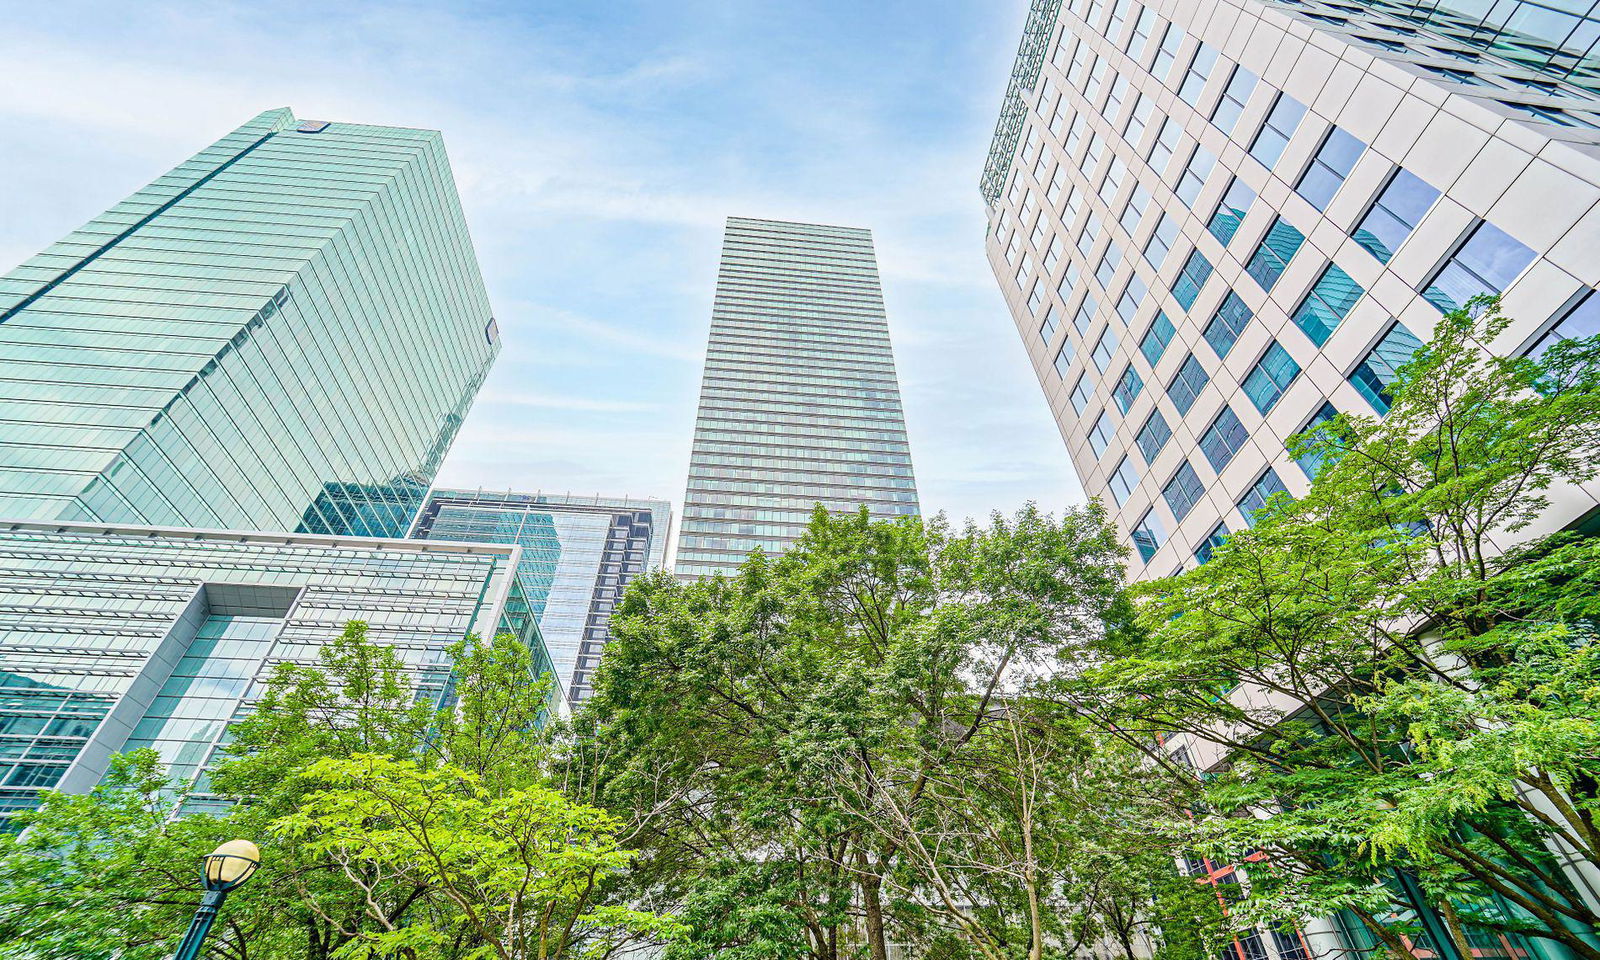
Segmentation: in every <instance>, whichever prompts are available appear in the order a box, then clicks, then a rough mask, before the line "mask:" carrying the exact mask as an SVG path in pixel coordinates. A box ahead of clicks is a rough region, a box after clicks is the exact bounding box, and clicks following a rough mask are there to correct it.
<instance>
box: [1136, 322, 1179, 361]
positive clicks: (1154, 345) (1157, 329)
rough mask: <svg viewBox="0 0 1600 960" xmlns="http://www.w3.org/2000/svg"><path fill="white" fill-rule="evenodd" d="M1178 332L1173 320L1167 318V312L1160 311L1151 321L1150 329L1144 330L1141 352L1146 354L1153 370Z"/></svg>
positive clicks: (1140, 342) (1140, 343)
mask: <svg viewBox="0 0 1600 960" xmlns="http://www.w3.org/2000/svg"><path fill="white" fill-rule="evenodd" d="M1176 333H1177V331H1176V330H1174V329H1173V326H1172V321H1171V320H1168V319H1167V315H1166V314H1165V313H1159V312H1158V313H1157V314H1156V316H1155V319H1154V320H1151V321H1150V329H1148V330H1146V331H1145V332H1144V337H1143V338H1142V339H1141V340H1140V341H1139V352H1140V353H1142V354H1144V359H1145V361H1146V362H1147V363H1149V364H1150V368H1151V369H1152V370H1153V369H1155V366H1156V362H1157V361H1159V360H1160V359H1161V355H1162V354H1163V353H1166V352H1167V344H1169V343H1171V342H1172V338H1173V336H1174V335H1175V334H1176Z"/></svg>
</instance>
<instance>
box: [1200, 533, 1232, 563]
mask: <svg viewBox="0 0 1600 960" xmlns="http://www.w3.org/2000/svg"><path fill="white" fill-rule="evenodd" d="M1227 540H1228V525H1227V524H1225V523H1219V524H1217V525H1216V527H1215V528H1214V529H1213V530H1212V531H1211V533H1210V534H1209V535H1208V536H1207V537H1206V538H1205V539H1204V540H1202V541H1200V545H1199V546H1198V547H1195V548H1194V558H1195V560H1196V561H1197V562H1199V563H1208V562H1210V560H1211V556H1212V554H1214V553H1216V552H1217V548H1218V547H1220V546H1222V545H1223V544H1224V543H1226V542H1227Z"/></svg>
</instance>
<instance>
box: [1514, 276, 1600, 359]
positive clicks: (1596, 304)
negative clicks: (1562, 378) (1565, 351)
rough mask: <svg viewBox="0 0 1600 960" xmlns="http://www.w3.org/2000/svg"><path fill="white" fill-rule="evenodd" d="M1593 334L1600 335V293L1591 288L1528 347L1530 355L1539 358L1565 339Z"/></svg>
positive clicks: (1583, 337)
mask: <svg viewBox="0 0 1600 960" xmlns="http://www.w3.org/2000/svg"><path fill="white" fill-rule="evenodd" d="M1593 336H1600V294H1597V293H1595V292H1594V291H1592V290H1591V291H1589V293H1587V294H1585V295H1584V298H1583V299H1582V300H1580V301H1579V302H1578V303H1577V305H1576V306H1574V307H1573V308H1572V309H1571V310H1568V311H1567V312H1566V314H1565V315H1564V316H1562V318H1561V319H1560V320H1558V321H1556V325H1555V326H1553V327H1551V328H1550V331H1549V332H1548V333H1546V334H1545V335H1544V336H1542V337H1540V338H1539V340H1538V342H1536V343H1534V345H1533V346H1532V347H1530V348H1529V349H1528V356H1530V357H1532V358H1533V359H1535V360H1537V359H1539V358H1540V357H1542V356H1544V353H1545V351H1546V350H1549V349H1550V348H1551V347H1553V346H1555V345H1556V344H1558V343H1560V342H1561V341H1563V340H1585V339H1588V338H1589V337H1593Z"/></svg>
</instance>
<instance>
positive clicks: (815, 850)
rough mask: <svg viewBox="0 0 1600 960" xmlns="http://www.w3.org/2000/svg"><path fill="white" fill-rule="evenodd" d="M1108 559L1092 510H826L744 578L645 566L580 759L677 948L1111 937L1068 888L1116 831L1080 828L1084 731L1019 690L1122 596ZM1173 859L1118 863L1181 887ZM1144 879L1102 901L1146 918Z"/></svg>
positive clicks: (578, 728) (695, 951)
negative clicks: (888, 517)
mask: <svg viewBox="0 0 1600 960" xmlns="http://www.w3.org/2000/svg"><path fill="white" fill-rule="evenodd" d="M1120 560H1121V552H1120V548H1119V547H1118V546H1117V545H1116V542H1115V537H1114V535H1113V533H1112V532H1111V531H1110V530H1109V528H1108V527H1107V525H1106V523H1105V518H1104V515H1103V514H1102V513H1101V512H1100V511H1099V509H1098V508H1094V509H1089V510H1082V511H1070V512H1068V513H1067V514H1065V515H1064V516H1063V517H1061V518H1060V519H1053V518H1051V517H1049V516H1046V515H1044V514H1041V513H1039V512H1038V511H1037V510H1035V509H1033V508H1031V507H1029V508H1027V509H1025V510H1023V511H1022V512H1021V513H1019V514H1018V515H1017V516H1016V517H1015V518H1014V519H1011V520H1007V519H1005V518H1001V517H998V516H996V517H995V518H993V520H992V522H991V524H990V525H989V526H988V527H986V528H979V527H977V526H975V525H971V524H969V525H967V526H966V527H964V528H961V529H952V528H950V527H949V526H948V525H947V524H946V523H944V522H943V520H942V519H941V520H935V521H933V522H930V523H927V524H924V523H923V522H922V521H920V520H917V519H906V520H901V521H898V522H872V521H871V520H870V519H869V518H868V516H867V515H866V513H865V512H862V513H860V514H856V515H846V516H832V515H829V514H828V513H826V512H825V511H822V510H820V509H819V510H818V511H817V513H816V514H815V515H814V517H813V520H812V522H811V525H810V527H809V528H808V530H807V532H806V534H805V536H804V537H803V538H802V539H801V540H800V541H799V542H798V543H797V544H796V545H795V547H794V548H792V549H791V550H790V551H789V552H788V553H786V554H785V555H783V556H781V557H777V558H770V559H769V558H766V557H763V556H760V555H756V556H754V557H752V558H751V559H750V560H749V561H747V562H746V563H745V564H744V565H743V566H742V567H741V568H740V570H739V571H738V573H737V574H736V575H734V576H733V577H713V578H708V579H703V580H700V581H698V582H694V583H681V582H678V581H676V580H674V579H672V578H671V577H668V576H664V575H663V576H657V577H654V578H650V579H646V580H643V581H638V582H636V583H635V585H634V586H633V587H632V588H631V589H630V590H629V592H628V594H627V596H626V597H625V598H624V600H623V603H622V605H621V607H620V608H619V610H618V613H617V616H616V617H615V618H614V620H613V623H612V631H613V634H614V639H613V641H612V642H611V644H610V645H609V646H608V647H607V652H606V659H605V661H604V662H603V664H602V666H601V669H600V673H599V676H598V678H597V686H596V695H595V697H594V699H593V700H592V701H591V703H590V704H589V705H588V706H587V707H586V709H585V711H584V713H583V714H582V715H580V717H579V718H578V720H577V722H576V723H575V724H574V727H573V737H572V741H571V744H570V748H569V755H568V773H567V774H566V776H567V778H568V782H569V784H571V785H572V788H573V789H575V790H577V791H579V792H580V793H581V794H582V795H583V796H586V797H591V798H593V802H595V803H596V804H598V805H601V806H605V807H608V808H610V809H613V810H615V811H618V812H619V814H620V815H622V816H623V817H624V819H625V820H626V821H627V822H628V827H627V828H626V829H627V830H628V832H629V836H630V839H629V841H628V842H629V843H631V844H633V845H635V846H636V847H637V848H638V849H639V850H640V851H641V864H640V867H639V869H638V871H637V872H636V874H635V880H636V881H637V883H638V884H639V891H640V895H641V896H654V897H658V898H659V902H661V903H664V904H673V905H674V906H673V907H672V909H675V910H676V909H679V906H678V905H681V909H682V911H683V914H684V916H685V917H686V918H688V917H693V918H694V921H695V922H692V923H690V924H689V926H690V928H691V929H690V931H689V933H688V934H687V936H686V938H685V939H684V940H683V941H682V942H680V943H679V944H677V945H676V946H675V947H674V948H673V951H672V952H671V953H670V954H669V955H670V956H681V957H684V958H689V957H695V958H702V957H725V958H740V960H746V958H749V960H754V958H758V957H759V958H788V957H812V958H817V960H838V958H840V957H844V956H853V955H857V954H858V953H861V954H864V955H868V956H871V957H873V958H874V960H881V958H882V957H884V956H885V955H886V953H887V945H888V944H889V943H891V942H897V941H906V940H914V941H917V942H920V943H923V944H924V945H927V946H930V947H934V946H938V948H939V949H945V948H946V947H949V946H952V945H955V944H959V945H960V950H961V952H963V953H967V954H974V955H978V956H983V957H985V958H989V960H999V958H1002V957H1007V958H1008V957H1012V956H1016V957H1033V958H1036V960H1037V958H1040V957H1043V956H1056V955H1058V951H1059V950H1061V949H1063V948H1064V947H1068V946H1070V945H1071V944H1072V943H1073V942H1074V941H1073V937H1074V936H1076V937H1077V939H1078V940H1080V941H1081V940H1082V939H1084V938H1086V937H1098V936H1100V935H1102V934H1105V933H1107V932H1108V930H1109V927H1108V926H1106V924H1105V922H1104V920H1103V918H1101V917H1098V916H1097V917H1094V918H1092V919H1089V918H1085V917H1083V916H1080V915H1077V914H1073V915H1072V916H1075V917H1077V919H1076V920H1070V919H1069V918H1068V917H1067V915H1066V914H1064V913H1063V910H1064V908H1065V907H1066V906H1068V903H1067V901H1066V900H1065V899H1064V897H1063V883H1064V881H1065V879H1066V878H1068V877H1071V876H1087V875H1088V874H1089V872H1090V870H1091V866H1090V861H1089V858H1090V857H1091V856H1106V852H1107V850H1109V849H1112V848H1114V847H1116V846H1117V844H1119V843H1121V842H1122V839H1121V838H1119V839H1115V840H1114V839H1113V838H1112V837H1111V836H1110V834H1109V833H1108V834H1106V835H1105V836H1104V837H1103V838H1102V839H1103V843H1102V844H1101V845H1100V846H1098V847H1096V846H1094V844H1093V843H1092V842H1089V841H1084V842H1078V840H1077V838H1075V837H1073V836H1071V834H1072V831H1074V830H1077V829H1080V828H1086V827H1089V826H1091V824H1090V823H1089V822H1088V820H1087V818H1082V817H1077V818H1064V817H1062V816H1060V814H1062V813H1063V812H1065V811H1066V810H1067V809H1068V808H1069V807H1070V805H1071V804H1072V803H1073V802H1074V801H1078V802H1081V801H1082V800H1083V795H1082V794H1073V793H1072V792H1071V790H1065V789H1063V788H1062V786H1061V783H1062V782H1063V781H1062V780H1061V779H1060V777H1061V774H1062V772H1063V771H1064V770H1065V769H1066V768H1067V767H1068V766H1069V765H1070V764H1071V763H1073V762H1075V761H1077V760H1081V759H1082V751H1083V749H1085V748H1084V747H1083V742H1082V741H1081V739H1080V741H1078V742H1077V744H1076V746H1075V745H1074V743H1073V742H1072V741H1071V739H1070V737H1069V736H1068V732H1067V731H1065V730H1064V729H1058V728H1057V727H1056V725H1054V724H1053V723H1051V722H1049V721H1048V720H1046V719H1043V718H1040V717H1037V716H1035V715H1034V712H1033V709H1032V707H1031V706H1030V701H1029V692H1028V691H1029V688H1030V686H1031V684H1032V683H1033V682H1035V680H1036V679H1037V678H1038V677H1039V676H1042V675H1044V674H1046V673H1048V672H1050V671H1052V670H1054V669H1057V668H1059V666H1060V665H1061V662H1062V657H1063V655H1065V654H1067V653H1070V652H1071V651H1073V650H1076V649H1080V648H1081V647H1083V646H1084V645H1085V644H1087V643H1088V642H1089V636H1090V635H1093V634H1098V633H1100V632H1101V631H1102V629H1103V627H1102V625H1103V623H1104V622H1105V621H1106V620H1107V618H1110V617H1113V616H1114V615H1115V614H1116V613H1117V610H1118V608H1119V602H1120V601H1119V588H1120V574H1121V565H1120ZM1057 712H1059V711H1057ZM1074 749H1077V750H1078V751H1079V752H1078V753H1077V754H1074V752H1073V751H1074ZM1118 749H1121V748H1120V746H1119V747H1118ZM1124 752H1125V751H1124ZM1104 769H1106V770H1107V771H1108V773H1109V770H1110V769H1111V767H1110V766H1109V765H1108V766H1107V767H1106V768H1104ZM1105 788H1106V785H1105V784H1104V783H1099V784H1097V789H1102V790H1103V789H1105ZM1105 795H1106V794H1105V793H1103V792H1102V793H1100V794H1097V796H1098V797H1101V798H1103V797H1104V796H1105ZM1112 819H1113V818H1110V817H1107V818H1105V819H1103V820H1101V821H1100V822H1099V823H1098V824H1093V826H1094V827H1096V828H1104V829H1107V830H1109V829H1110V828H1111V827H1112V826H1113V824H1112ZM1127 836H1128V833H1127V832H1126V831H1125V832H1124V833H1123V834H1122V838H1126V837H1127ZM1148 838H1149V834H1148V832H1147V834H1146V839H1147V840H1148ZM1148 849H1149V848H1148V847H1146V852H1148ZM1159 860H1160V858H1159V857H1148V856H1147V857H1144V858H1141V859H1138V860H1137V865H1132V864H1130V865H1129V866H1128V870H1129V871H1130V873H1139V871H1140V870H1145V869H1151V870H1156V871H1159V876H1161V877H1164V878H1170V877H1171V876H1172V861H1171V859H1170V857H1169V858H1167V859H1166V860H1165V861H1164V862H1159ZM1099 866H1101V867H1102V868H1103V863H1102V864H1100V865H1099ZM1102 872H1103V870H1102ZM1152 884H1153V877H1152V876H1150V875H1148V874H1142V873H1141V874H1139V875H1138V876H1137V877H1132V876H1130V877H1129V878H1128V881H1127V889H1128V890H1129V891H1132V890H1135V889H1136V890H1137V893H1129V894H1128V895H1126V896H1124V895H1122V894H1121V893H1119V894H1118V895H1116V896H1108V897H1107V898H1105V899H1104V900H1103V901H1102V902H1112V901H1115V903H1116V904H1117V906H1118V907H1119V908H1122V909H1125V910H1126V911H1127V912H1128V913H1129V914H1130V915H1131V914H1134V913H1137V912H1139V909H1140V908H1141V906H1143V905H1144V904H1147V903H1148V902H1149V900H1150V891H1151V890H1152V889H1153V886H1152ZM1105 889H1107V890H1108V891H1109V887H1106V888H1105ZM1141 916H1142V915H1141ZM1130 922H1134V923H1138V922H1143V921H1142V920H1140V921H1130ZM1174 922H1177V921H1176V920H1175V921H1174ZM1190 922H1191V923H1192V921H1190ZM1074 923H1075V924H1076V927H1075V928H1074V926H1073V924H1074ZM1130 935H1131V934H1130ZM1178 939H1181V938H1178ZM939 945H942V946H939ZM1197 955H1198V954H1197Z"/></svg>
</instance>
